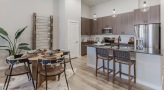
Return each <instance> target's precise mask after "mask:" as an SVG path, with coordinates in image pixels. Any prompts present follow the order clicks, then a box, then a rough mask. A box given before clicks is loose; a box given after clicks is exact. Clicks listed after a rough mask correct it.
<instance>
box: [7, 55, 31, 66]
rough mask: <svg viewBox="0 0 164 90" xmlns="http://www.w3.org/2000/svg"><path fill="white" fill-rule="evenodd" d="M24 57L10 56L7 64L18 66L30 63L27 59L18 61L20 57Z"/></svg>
mask: <svg viewBox="0 0 164 90" xmlns="http://www.w3.org/2000/svg"><path fill="white" fill-rule="evenodd" d="M21 56H22V55H19V56H16V57H14V56H9V57H8V58H7V59H6V63H7V64H18V63H26V62H27V63H29V60H28V58H26V59H17V58H19V57H21Z"/></svg>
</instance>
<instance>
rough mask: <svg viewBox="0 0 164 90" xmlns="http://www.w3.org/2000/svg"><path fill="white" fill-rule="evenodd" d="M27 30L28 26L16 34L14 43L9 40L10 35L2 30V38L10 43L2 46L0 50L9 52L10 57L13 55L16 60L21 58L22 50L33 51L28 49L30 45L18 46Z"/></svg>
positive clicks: (22, 44) (21, 44)
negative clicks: (19, 40)
mask: <svg viewBox="0 0 164 90" xmlns="http://www.w3.org/2000/svg"><path fill="white" fill-rule="evenodd" d="M26 28H27V26H26V27H24V28H23V29H19V30H18V31H17V32H16V33H15V38H14V40H13V41H11V39H10V38H9V35H8V33H7V32H6V31H5V30H4V29H3V28H0V37H1V38H2V39H4V40H6V41H7V42H8V45H5V46H1V45H0V49H1V50H6V51H8V52H9V55H13V56H14V57H15V58H16V57H20V56H21V54H20V52H21V50H31V49H30V48H29V47H28V45H29V44H28V43H19V44H17V40H18V38H19V37H20V36H21V35H22V33H23V32H24V30H25V29H26Z"/></svg>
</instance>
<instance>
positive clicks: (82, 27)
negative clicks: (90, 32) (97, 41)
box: [81, 17, 86, 35]
mask: <svg viewBox="0 0 164 90" xmlns="http://www.w3.org/2000/svg"><path fill="white" fill-rule="evenodd" d="M85 28H86V26H85V18H83V17H82V18H81V35H85Z"/></svg>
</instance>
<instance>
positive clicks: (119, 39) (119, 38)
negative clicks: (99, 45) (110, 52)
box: [118, 36, 121, 49]
mask: <svg viewBox="0 0 164 90" xmlns="http://www.w3.org/2000/svg"><path fill="white" fill-rule="evenodd" d="M120 41H121V36H119V37H118V49H120Z"/></svg>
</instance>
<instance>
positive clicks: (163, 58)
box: [161, 0, 164, 87]
mask: <svg viewBox="0 0 164 90" xmlns="http://www.w3.org/2000/svg"><path fill="white" fill-rule="evenodd" d="M163 39H164V0H161V48H162V51H164V40H163ZM161 64H162V65H161V66H162V70H161V71H162V74H163V76H164V72H163V70H164V56H161ZM163 78H164V77H163ZM162 85H164V84H162ZM163 87H164V86H163Z"/></svg>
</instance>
